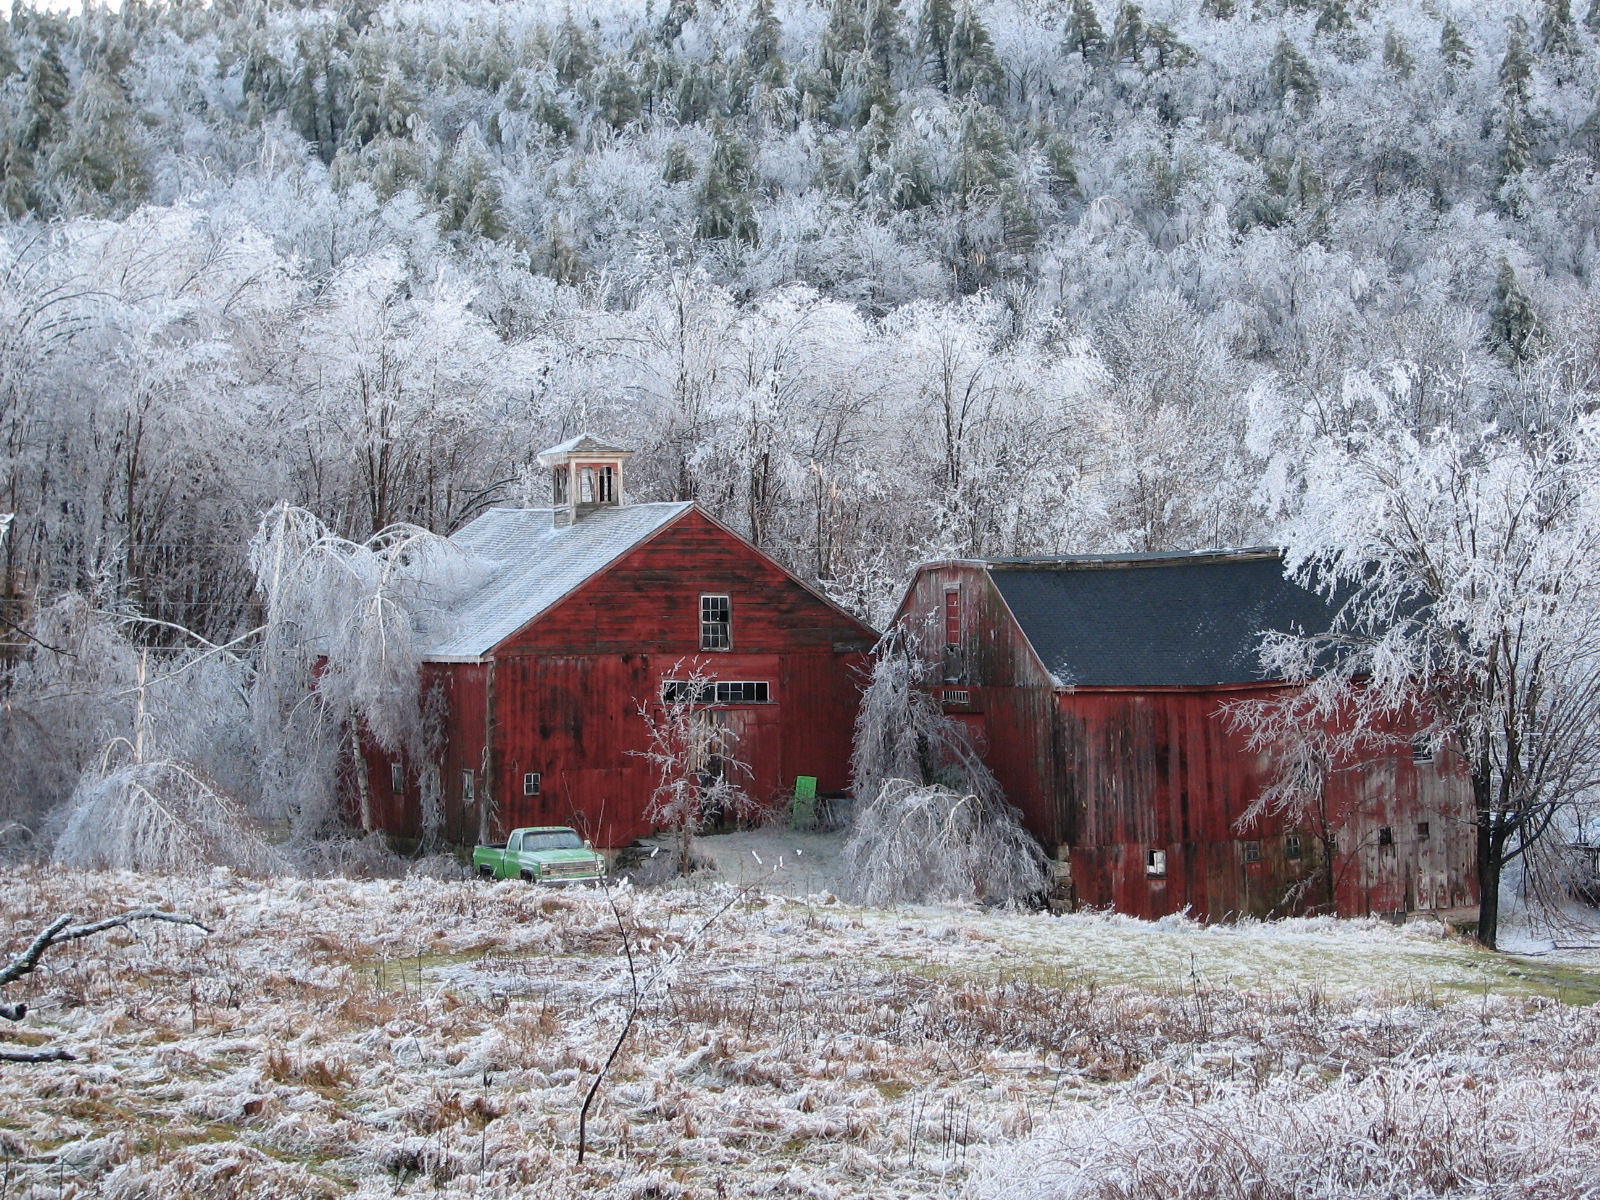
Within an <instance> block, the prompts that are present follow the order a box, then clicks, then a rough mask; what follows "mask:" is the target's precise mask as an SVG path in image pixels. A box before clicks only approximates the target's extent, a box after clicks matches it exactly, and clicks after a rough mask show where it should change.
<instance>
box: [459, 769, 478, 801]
mask: <svg viewBox="0 0 1600 1200" xmlns="http://www.w3.org/2000/svg"><path fill="white" fill-rule="evenodd" d="M477 799H478V786H477V780H475V779H474V778H473V775H472V772H471V771H463V772H461V802H462V803H463V804H474V803H476V802H477Z"/></svg>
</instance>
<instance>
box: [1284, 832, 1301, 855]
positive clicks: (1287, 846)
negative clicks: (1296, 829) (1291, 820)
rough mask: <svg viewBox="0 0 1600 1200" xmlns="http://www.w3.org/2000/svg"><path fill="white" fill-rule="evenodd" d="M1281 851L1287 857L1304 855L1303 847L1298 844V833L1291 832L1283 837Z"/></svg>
mask: <svg viewBox="0 0 1600 1200" xmlns="http://www.w3.org/2000/svg"><path fill="white" fill-rule="evenodd" d="M1283 852H1284V854H1285V855H1286V856H1287V857H1289V858H1303V857H1304V856H1305V848H1304V847H1303V846H1301V844H1300V835H1299V834H1297V833H1291V834H1290V835H1289V836H1288V837H1286V838H1284V839H1283Z"/></svg>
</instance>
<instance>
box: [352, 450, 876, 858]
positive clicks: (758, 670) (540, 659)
mask: <svg viewBox="0 0 1600 1200" xmlns="http://www.w3.org/2000/svg"><path fill="white" fill-rule="evenodd" d="M630 453H631V452H630V451H627V450H624V449H622V448H620V447H617V446H613V445H608V444H607V443H605V442H603V441H601V440H599V439H598V438H595V437H592V436H590V435H587V434H585V435H581V436H579V437H576V438H573V439H571V440H570V441H567V442H564V443H562V444H561V445H559V446H553V447H551V448H550V449H549V450H547V451H545V452H544V453H543V454H541V455H540V456H539V461H540V463H541V464H542V465H543V466H544V467H546V468H547V469H548V470H549V471H550V476H551V486H552V498H553V504H552V506H551V507H549V508H525V509H524V508H496V509H491V510H490V511H488V512H487V513H485V514H484V515H483V516H481V517H479V518H477V519H476V520H475V521H473V522H472V523H471V524H469V525H467V526H466V527H465V528H463V529H462V530H460V531H459V532H458V533H456V534H455V535H453V537H452V540H453V541H455V542H456V543H458V544H459V545H461V546H462V547H464V548H465V549H467V550H469V551H471V552H472V554H473V555H474V556H476V558H477V559H479V560H480V561H481V562H483V563H484V564H485V567H486V575H485V578H484V579H483V581H482V582H481V583H480V584H479V585H478V586H477V587H476V588H475V589H473V590H472V592H471V593H470V594H469V595H467V596H466V597H464V598H463V599H462V600H461V601H459V602H458V604H457V605H456V607H455V610H454V612H453V613H452V614H451V616H452V617H453V621H452V622H451V630H450V632H449V634H448V635H446V636H445V637H443V638H442V639H440V640H439V641H437V642H436V643H435V644H434V645H433V646H432V647H431V648H430V649H429V651H428V653H427V655H426V658H425V662H424V664H423V679H422V686H423V690H424V695H425V696H426V697H428V698H429V699H428V701H427V703H428V704H430V705H431V706H432V708H433V709H434V712H435V717H434V719H435V720H436V721H442V724H443V738H442V745H443V749H442V754H441V758H440V761H439V762H437V763H435V764H428V765H426V766H424V767H422V768H421V769H420V770H418V769H416V768H414V767H411V766H408V765H407V764H405V763H402V762H399V761H389V760H387V759H383V758H381V757H378V756H376V755H374V754H372V753H369V754H368V755H367V764H368V779H369V786H370V789H371V797H370V804H371V806H372V810H373V815H374V818H375V823H376V824H377V825H378V826H379V827H380V828H382V829H384V830H385V831H386V832H388V833H391V834H399V835H402V836H411V837H416V836H419V835H420V834H421V832H422V827H423V822H424V816H423V801H424V793H425V792H426V791H428V790H431V789H436V790H434V796H436V797H437V803H438V804H439V805H440V813H439V817H438V818H437V821H438V824H439V828H438V830H437V832H438V833H439V834H440V835H441V836H442V837H443V838H444V839H445V840H447V841H452V842H457V843H470V842H472V841H475V840H477V839H479V838H480V837H488V836H494V837H499V836H501V835H503V834H504V832H505V831H506V830H508V829H511V828H514V827H517V826H525V825H573V826H575V827H577V828H579V829H581V830H583V831H584V832H585V833H586V834H587V835H588V836H589V837H591V838H592V839H593V840H594V842H595V844H596V845H598V846H622V845H626V844H627V843H629V842H630V841H632V840H633V839H634V838H637V837H639V836H641V835H644V834H648V833H650V832H651V825H652V823H651V821H650V820H649V818H648V817H647V815H646V810H647V807H648V804H649V800H650V795H651V792H652V791H653V789H654V787H655V785H656V776H655V771H654V769H653V767H652V766H651V764H650V763H649V761H648V760H646V759H645V758H643V757H641V756H640V754H639V753H638V752H639V751H642V750H644V749H645V748H646V746H647V744H648V740H649V733H648V728H647V726H646V723H645V720H644V718H643V717H642V716H641V715H640V709H641V706H647V705H650V704H653V703H655V702H657V701H659V699H660V698H661V696H662V690H663V687H665V686H667V685H669V684H670V683H671V682H672V681H673V680H675V679H680V678H682V677H684V676H685V675H688V674H691V673H695V672H698V673H699V674H700V675H701V676H704V677H707V678H709V679H713V680H715V689H714V691H711V690H710V689H708V694H707V703H708V710H709V712H708V715H709V717H710V719H712V720H714V721H716V722H717V723H718V724H719V725H720V726H722V727H724V728H726V729H728V730H729V731H731V733H732V734H733V735H734V738H733V739H732V740H734V742H735V744H736V745H737V752H738V756H739V758H740V759H741V760H743V761H744V762H745V763H747V764H748V765H749V767H750V768H751V771H752V775H751V778H750V779H749V780H748V781H747V784H746V786H747V790H749V791H750V792H751V793H752V794H753V795H754V796H755V798H756V799H757V800H758V801H767V802H773V801H775V800H776V799H777V798H778V797H781V796H782V795H784V794H786V793H789V792H792V790H793V788H794V784H795V780H796V779H797V778H799V777H811V778H815V779H816V780H817V787H818V789H819V790H820V791H822V792H828V791H842V790H843V789H844V788H845V787H846V786H847V784H848V769H849V760H850V739H851V733H852V729H853V726H854V722H855V715H856V709H857V706H858V703H859V700H860V669H861V667H862V665H863V664H864V662H865V660H866V656H867V654H868V652H869V651H870V650H871V648H872V645H873V643H874V641H875V640H876V637H877V635H876V634H875V633H874V631H873V630H872V629H870V628H869V627H867V626H866V625H864V624H862V623H861V622H860V621H858V620H856V619H855V618H854V617H852V616H850V615H849V614H848V613H846V612H845V611H844V610H842V609H840V608H839V607H837V606H836V605H834V604H832V603H831V602H830V601H828V600H827V599H826V598H824V597H823V596H822V595H820V594H819V593H817V592H816V591H814V590H813V589H811V588H809V587H808V586H806V585H805V584H804V583H802V582H801V581H800V580H799V579H797V578H796V577H795V576H793V575H791V574H790V573H789V572H788V571H786V570H784V568H782V567H781V566H779V565H778V564H777V563H776V562H774V561H773V560H772V559H771V558H769V557H767V556H766V555H765V554H763V553H762V552H761V551H759V550H757V549H756V548H755V547H754V546H752V545H751V544H750V543H749V542H747V541H745V540H744V539H743V538H741V537H739V536H738V535H737V534H735V533H733V532H732V531H731V530H729V529H727V528H726V527H724V526H723V525H721V524H719V523H718V522H717V521H715V520H713V519H712V518H711V517H710V516H708V515H707V514H706V513H705V512H703V511H702V510H701V509H700V508H698V507H697V506H696V505H694V504H692V503H655V504H628V503H625V501H624V492H623V479H622V475H623V467H624V464H625V463H626V461H627V459H628V457H629V456H630ZM431 772H437V774H436V775H433V774H431ZM491 818H492V819H491Z"/></svg>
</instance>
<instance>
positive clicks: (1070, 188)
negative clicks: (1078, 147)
mask: <svg viewBox="0 0 1600 1200" xmlns="http://www.w3.org/2000/svg"><path fill="white" fill-rule="evenodd" d="M1039 153H1040V154H1041V155H1043V157H1044V165H1045V169H1046V171H1048V172H1049V180H1050V182H1049V184H1048V185H1047V186H1048V188H1049V191H1050V195H1051V196H1053V197H1054V198H1055V199H1057V200H1069V199H1078V198H1081V197H1082V195H1083V192H1082V189H1081V188H1080V186H1079V184H1078V167H1077V164H1076V163H1075V162H1074V161H1073V157H1072V143H1071V142H1069V141H1068V140H1067V137H1066V135H1065V134H1064V133H1062V132H1061V131H1060V130H1059V129H1055V128H1051V129H1049V130H1048V132H1046V133H1045V136H1044V137H1043V138H1042V139H1041V140H1040V142H1039Z"/></svg>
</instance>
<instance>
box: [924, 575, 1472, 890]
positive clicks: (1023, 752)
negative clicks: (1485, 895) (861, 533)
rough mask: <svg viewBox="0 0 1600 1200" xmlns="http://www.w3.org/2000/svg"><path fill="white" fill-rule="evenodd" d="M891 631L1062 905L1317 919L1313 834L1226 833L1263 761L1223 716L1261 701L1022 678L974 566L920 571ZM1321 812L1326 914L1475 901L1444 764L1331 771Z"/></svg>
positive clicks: (999, 600) (988, 585)
mask: <svg viewBox="0 0 1600 1200" xmlns="http://www.w3.org/2000/svg"><path fill="white" fill-rule="evenodd" d="M952 589H954V591H955V594H956V595H957V596H958V601H959V602H958V607H959V611H960V614H961V629H960V636H959V639H958V641H959V645H958V646H957V647H955V648H950V647H947V646H946V642H947V641H948V640H949V639H948V637H947V635H946V629H947V616H948V613H949V609H948V608H947V605H946V596H947V593H948V592H949V591H950V590H952ZM897 621H899V622H901V623H903V624H906V625H908V626H909V627H911V628H913V629H915V630H917V631H918V632H919V633H920V635H921V637H922V644H923V646H924V650H925V653H926V654H927V655H928V657H929V661H930V663H936V664H938V665H939V666H940V668H941V674H942V678H943V679H944V681H945V683H944V685H943V686H941V687H940V688H939V689H938V690H939V694H940V695H941V696H944V697H948V696H950V694H951V692H952V691H955V692H956V694H957V696H959V695H960V694H961V693H963V692H964V693H965V694H966V697H967V702H966V703H958V704H952V703H947V704H946V705H945V707H946V711H947V712H949V713H951V714H952V715H957V716H960V717H961V718H962V719H963V720H964V721H965V722H967V723H968V724H969V725H970V726H972V727H973V728H974V731H975V733H976V734H977V738H978V742H979V745H980V747H981V748H982V750H983V753H984V759H985V761H986V762H987V763H988V765H989V767H990V769H991V770H992V771H993V772H994V773H995V776H996V777H997V779H998V780H999V781H1000V783H1001V786H1002V787H1004V789H1005V791H1006V794H1007V796H1008V797H1009V799H1010V800H1011V802H1012V803H1013V804H1015V805H1016V806H1017V807H1018V808H1019V809H1020V810H1021V812H1022V814H1023V820H1024V823H1025V824H1026V826H1027V827H1028V829H1029V830H1030V831H1031V832H1032V833H1033V834H1034V835H1035V836H1036V837H1037V838H1038V839H1039V840H1040V842H1041V843H1042V844H1043V845H1044V846H1045V847H1046V848H1047V850H1049V851H1050V852H1051V853H1052V854H1053V855H1057V856H1060V857H1065V858H1069V859H1070V862H1071V867H1072V881H1073V887H1074V890H1075V894H1076V897H1077V900H1078V902H1079V903H1081V904H1085V905H1092V906H1096V907H1114V908H1116V909H1117V910H1118V911H1121V912H1126V913H1130V914H1134V915H1138V916H1144V917H1157V916H1162V915H1164V914H1167V913H1172V912H1178V911H1182V910H1184V909H1186V908H1187V909H1188V910H1189V911H1190V912H1192V913H1193V914H1194V915H1196V916H1198V917H1201V918H1203V919H1212V920H1216V919H1223V918H1226V917H1229V916H1238V915H1246V914H1248V915H1256V916H1265V915H1268V914H1272V913H1278V914H1282V913H1285V912H1290V911H1305V910H1307V909H1310V908H1313V907H1316V908H1326V906H1327V905H1328V903H1329V894H1328V886H1327V882H1326V880H1327V875H1325V874H1322V875H1319V876H1318V879H1319V880H1320V882H1316V883H1314V884H1310V885H1308V884H1307V883H1305V881H1306V880H1307V879H1308V877H1309V876H1312V875H1313V874H1314V873H1316V872H1317V871H1318V868H1319V867H1320V866H1321V863H1322V861H1323V854H1324V850H1325V846H1324V843H1323V840H1322V839H1321V838H1320V837H1319V836H1318V835H1319V833H1322V832H1325V830H1324V829H1321V828H1291V827H1288V826H1287V825H1285V823H1284V822H1283V821H1282V820H1281V819H1279V818H1266V819H1264V820H1262V821H1261V822H1259V823H1258V824H1257V825H1255V826H1253V827H1252V828H1250V829H1241V828H1239V827H1238V825H1237V822H1238V821H1239V819H1240V818H1241V817H1242V815H1243V814H1244V811H1245V809H1246V808H1247V807H1248V806H1249V804H1250V802H1251V801H1252V800H1253V799H1254V798H1255V797H1257V796H1259V795H1260V794H1261V792H1262V790H1263V789H1264V788H1265V786H1266V784H1267V781H1268V776H1269V772H1270V770H1271V763H1270V762H1269V761H1268V759H1267V757H1266V756H1265V755H1263V754H1261V753H1258V752H1254V751H1251V750H1250V749H1249V747H1248V746H1247V745H1246V744H1245V738H1244V736H1243V735H1242V734H1241V733H1239V732H1238V731H1236V730H1235V729H1234V728H1233V727H1232V725H1231V723H1230V722H1229V720H1228V718H1227V716H1226V714H1225V708H1226V706H1227V705H1229V704H1233V703H1236V702H1239V701H1242V700H1248V699H1255V698H1259V697H1262V696H1265V695H1269V694H1271V692H1272V691H1273V689H1274V688H1275V687H1277V686H1279V685H1274V684H1270V683H1269V684H1239V685H1232V686H1218V687H1193V686H1182V687H1158V686H1145V685H1140V686H1136V687H1106V686H1098V687H1076V688H1074V687H1070V686H1067V685H1066V681H1058V680H1056V679H1054V678H1053V677H1052V676H1051V674H1050V673H1049V672H1048V671H1047V670H1046V669H1045V667H1044V665H1043V664H1042V663H1041V662H1040V660H1039V658H1038V656H1037V654H1036V653H1035V652H1034V650H1033V648H1032V645H1031V643H1030V642H1029V640H1028V638H1027V636H1026V635H1025V633H1024V632H1023V630H1022V628H1021V626H1020V625H1019V624H1018V623H1017V621H1016V619H1015V617H1014V616H1013V615H1012V613H1011V611H1010V609H1009V607H1008V606H1007V604H1006V602H1005V599H1004V598H1003V596H1002V595H1001V594H1000V591H999V589H998V587H997V586H996V585H995V583H994V580H993V576H992V574H991V572H990V570H989V568H988V565H987V564H985V563H982V562H944V563H935V564H930V565H929V566H927V567H924V568H922V569H921V570H920V571H919V573H918V574H917V576H916V577H915V578H914V579H913V581H912V584H911V586H910V588H909V590H908V592H907V595H906V598H905V600H904V601H903V603H902V605H901V609H900V615H899V617H898V618H897ZM1326 796H1327V805H1328V826H1327V828H1331V829H1333V830H1335V831H1336V836H1335V837H1334V839H1333V841H1334V845H1333V871H1332V881H1333V886H1334V897H1333V902H1334V907H1335V908H1336V909H1337V911H1339V912H1342V913H1367V912H1378V913H1396V912H1407V911H1414V910H1418V909H1438V908H1454V907H1459V906H1464V905H1467V904H1470V903H1472V902H1474V901H1475V899H1476V881H1475V880H1476V877H1475V871H1474V870H1473V862H1474V856H1475V853H1476V849H1475V842H1474V835H1473V828H1472V826H1471V824H1470V819H1469V818H1470V813H1469V812H1466V811H1464V806H1463V801H1464V790H1463V780H1462V772H1461V769H1460V764H1459V762H1457V761H1456V760H1455V759H1454V757H1453V756H1452V755H1450V754H1449V753H1448V752H1441V753H1440V754H1439V755H1437V757H1436V759H1435V761H1433V762H1431V763H1415V762H1413V761H1412V759H1411V756H1410V755H1409V754H1407V755H1404V756H1402V757H1400V758H1397V759H1384V760H1379V761H1374V762H1364V763H1360V764H1336V765H1335V768H1334V770H1333V771H1332V772H1331V774H1330V777H1329V780H1328V785H1327V792H1326ZM1424 823H1425V824H1426V827H1427V829H1426V835H1425V836H1423V835H1422V834H1420V833H1419V829H1420V828H1421V826H1422V825H1423V824H1424ZM1385 830H1387V835H1385V834H1384V832H1383V831H1385ZM1291 837H1297V838H1298V839H1299V849H1300V854H1299V857H1292V856H1291V850H1290V838H1291ZM1153 850H1158V851H1163V852H1165V855H1166V873H1165V875H1164V876H1152V875H1151V874H1150V872H1149V870H1148V861H1149V860H1148V855H1149V853H1150V852H1151V851H1153ZM1257 853H1258V854H1259V860H1257V861H1252V858H1253V855H1254V854H1257Z"/></svg>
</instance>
